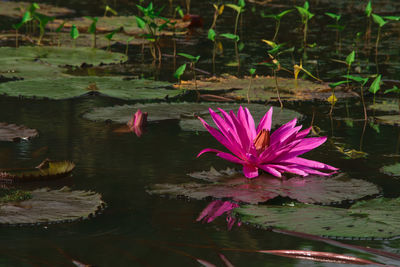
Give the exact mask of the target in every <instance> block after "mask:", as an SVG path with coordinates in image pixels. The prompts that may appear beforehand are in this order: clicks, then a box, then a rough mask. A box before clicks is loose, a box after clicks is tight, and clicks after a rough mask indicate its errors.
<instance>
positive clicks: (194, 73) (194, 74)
mask: <svg viewBox="0 0 400 267" xmlns="http://www.w3.org/2000/svg"><path fill="white" fill-rule="evenodd" d="M191 65H192V72H193V78H194V88H195V89H196V93H197V101H199V100H200V92H199V90H198V88H197V78H196V66H195V63H194V62H192V64H191Z"/></svg>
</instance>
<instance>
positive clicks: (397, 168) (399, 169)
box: [380, 163, 400, 177]
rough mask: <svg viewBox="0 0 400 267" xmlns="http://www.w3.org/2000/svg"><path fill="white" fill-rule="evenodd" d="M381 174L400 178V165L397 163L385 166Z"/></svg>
mask: <svg viewBox="0 0 400 267" xmlns="http://www.w3.org/2000/svg"><path fill="white" fill-rule="evenodd" d="M380 171H381V172H383V173H384V174H387V175H390V176H397V177H399V176H400V163H396V164H393V165H387V166H383V167H382V168H381V169H380Z"/></svg>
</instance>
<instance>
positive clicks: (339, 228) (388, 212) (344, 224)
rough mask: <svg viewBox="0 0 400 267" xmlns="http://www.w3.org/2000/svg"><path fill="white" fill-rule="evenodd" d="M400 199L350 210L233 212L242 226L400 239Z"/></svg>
mask: <svg viewBox="0 0 400 267" xmlns="http://www.w3.org/2000/svg"><path fill="white" fill-rule="evenodd" d="M399 205H400V198H396V199H385V198H379V199H373V200H368V201H360V202H358V203H356V204H354V205H353V206H351V207H350V208H349V209H341V208H334V207H327V206H316V205H307V204H300V203H299V204H295V205H294V206H280V207H277V206H262V205H247V206H242V207H240V208H237V209H234V210H233V213H234V214H236V215H239V216H240V218H241V220H242V222H246V223H250V224H255V225H258V226H261V227H263V228H269V227H274V228H281V229H285V230H290V231H296V232H303V233H307V234H313V235H320V236H328V237H348V238H390V237H394V236H399V235H400V212H399V208H398V207H399Z"/></svg>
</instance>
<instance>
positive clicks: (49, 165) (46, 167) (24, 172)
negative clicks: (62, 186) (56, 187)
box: [0, 160, 75, 183]
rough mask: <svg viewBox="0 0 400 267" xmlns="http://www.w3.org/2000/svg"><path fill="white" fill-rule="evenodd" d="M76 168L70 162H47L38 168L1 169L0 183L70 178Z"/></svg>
mask: <svg viewBox="0 0 400 267" xmlns="http://www.w3.org/2000/svg"><path fill="white" fill-rule="evenodd" d="M74 168H75V164H74V163H72V162H70V161H50V160H45V161H43V162H42V163H41V164H40V165H39V166H37V167H36V168H27V169H4V170H2V169H0V182H6V183H10V182H11V183H18V182H32V181H39V180H50V179H57V178H62V177H65V176H68V175H70V174H71V172H72V170H73V169H74Z"/></svg>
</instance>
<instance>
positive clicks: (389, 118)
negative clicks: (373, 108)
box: [375, 114, 400, 126]
mask: <svg viewBox="0 0 400 267" xmlns="http://www.w3.org/2000/svg"><path fill="white" fill-rule="evenodd" d="M375 121H376V122H377V123H381V124H388V125H397V126H400V114H396V115H384V116H376V117H375Z"/></svg>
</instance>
